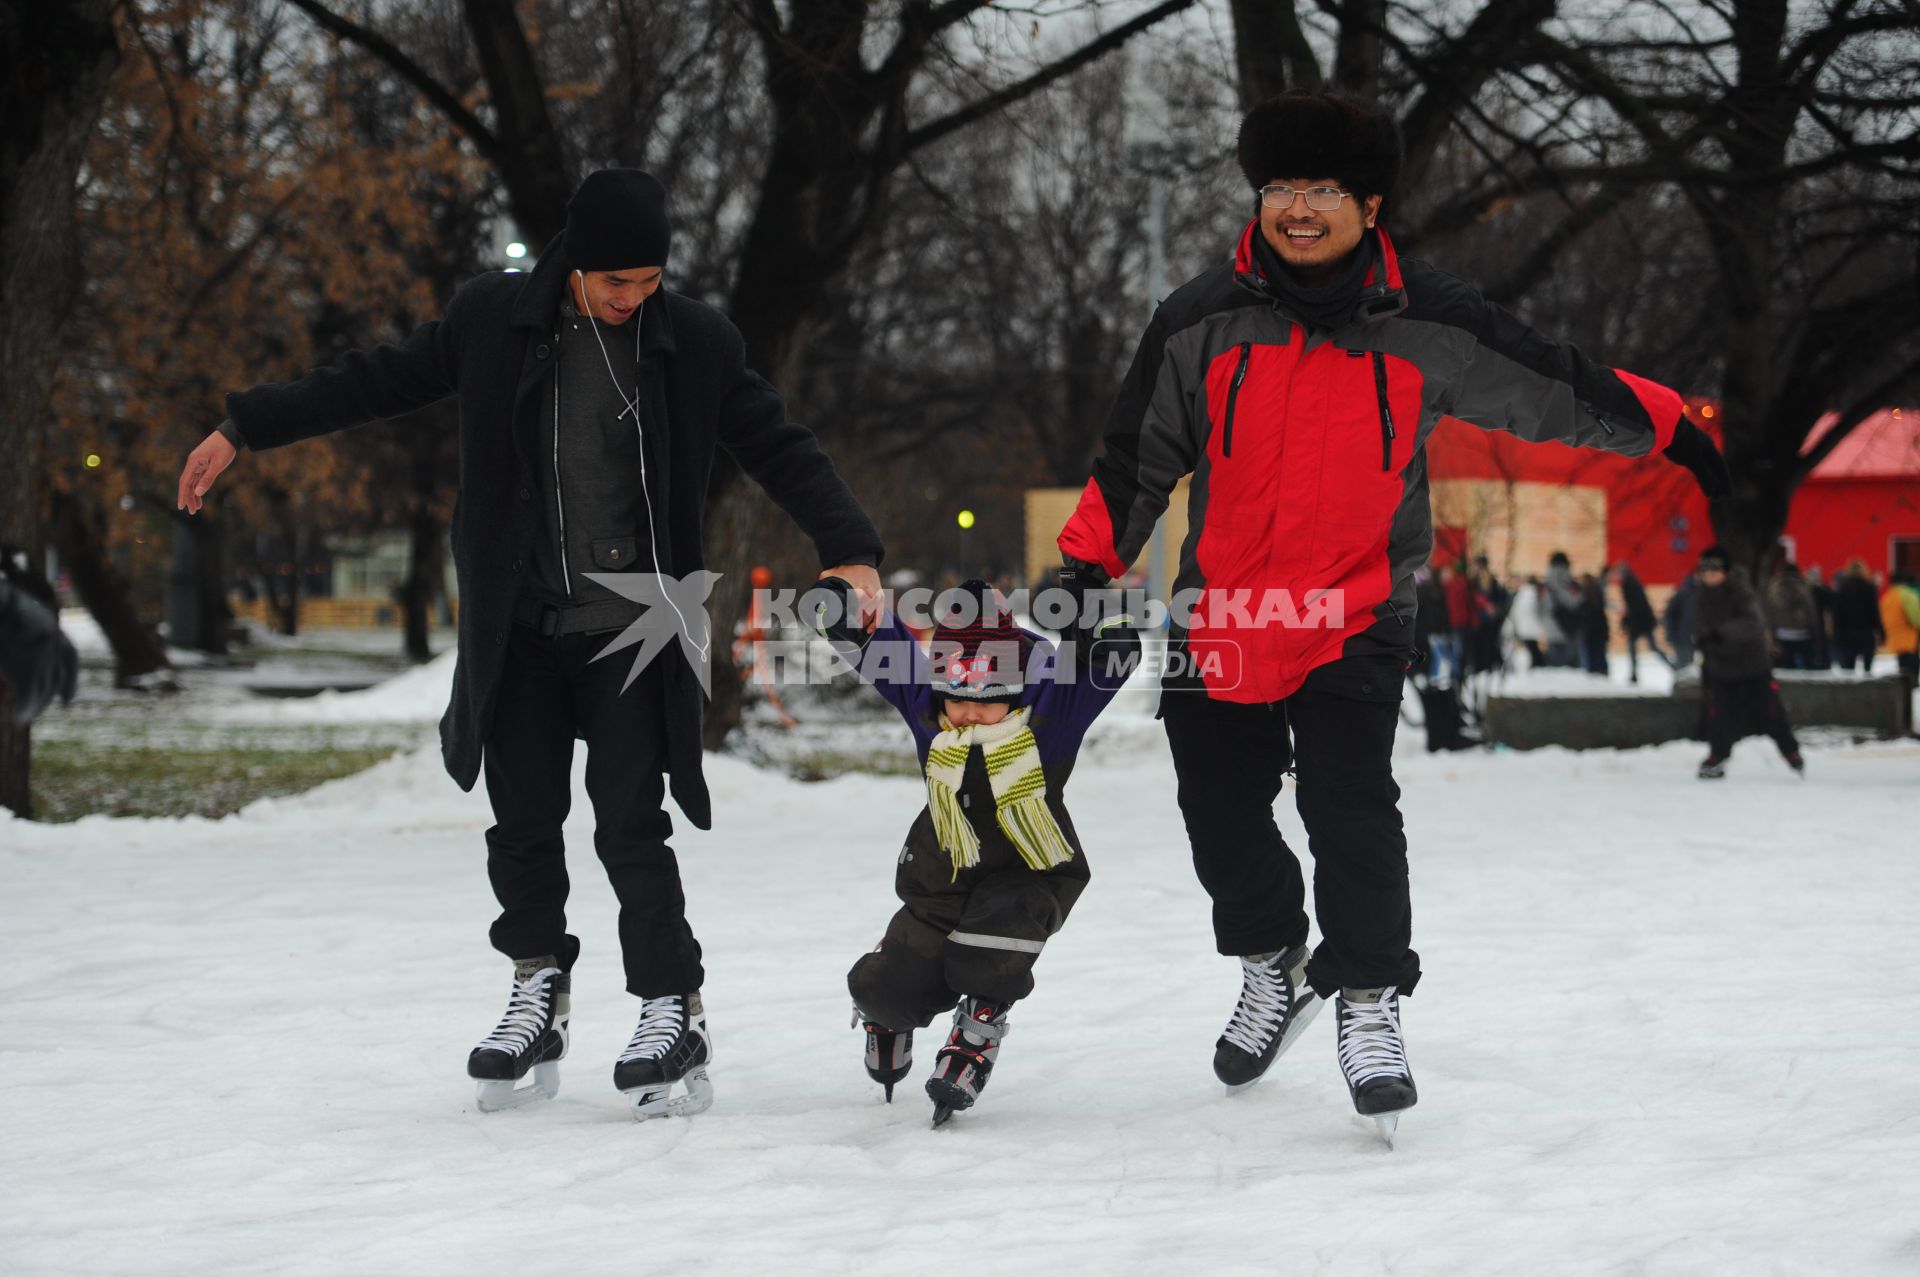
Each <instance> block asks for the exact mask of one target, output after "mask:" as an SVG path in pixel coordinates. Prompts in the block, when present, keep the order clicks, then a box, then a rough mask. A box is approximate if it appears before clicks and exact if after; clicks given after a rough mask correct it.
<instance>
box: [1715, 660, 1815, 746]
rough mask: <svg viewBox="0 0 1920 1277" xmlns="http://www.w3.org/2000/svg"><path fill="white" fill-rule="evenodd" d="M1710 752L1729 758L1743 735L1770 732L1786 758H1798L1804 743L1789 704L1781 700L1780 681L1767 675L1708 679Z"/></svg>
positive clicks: (1759, 734) (1760, 734) (1769, 734)
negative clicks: (1790, 719) (1789, 716)
mask: <svg viewBox="0 0 1920 1277" xmlns="http://www.w3.org/2000/svg"><path fill="white" fill-rule="evenodd" d="M1705 691H1706V701H1707V753H1708V755H1709V756H1710V757H1712V758H1725V757H1726V756H1727V755H1729V754H1731V753H1733V746H1734V742H1736V741H1738V740H1739V739H1740V738H1741V737H1743V736H1769V737H1771V738H1772V739H1773V743H1774V744H1775V745H1776V746H1777V747H1778V748H1779V750H1780V755H1781V757H1783V758H1797V757H1799V754H1800V743H1799V742H1798V741H1797V740H1795V739H1794V736H1793V724H1792V723H1790V722H1788V721H1787V710H1786V706H1784V705H1782V704H1781V703H1780V684H1779V683H1777V682H1775V681H1774V680H1773V679H1772V678H1771V677H1769V676H1767V675H1764V674H1763V675H1760V676H1759V677H1757V678H1710V679H1707V680H1706V688H1705Z"/></svg>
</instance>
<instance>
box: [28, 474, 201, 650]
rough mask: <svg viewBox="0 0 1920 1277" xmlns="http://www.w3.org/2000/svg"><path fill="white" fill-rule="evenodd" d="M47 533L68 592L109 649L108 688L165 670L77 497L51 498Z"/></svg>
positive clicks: (149, 630) (155, 637) (153, 637)
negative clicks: (68, 580)
mask: <svg viewBox="0 0 1920 1277" xmlns="http://www.w3.org/2000/svg"><path fill="white" fill-rule="evenodd" d="M52 533H53V542H54V544H55V545H56V546H58V547H59V549H60V561H61V562H62V563H63V564H65V565H66V569H67V574H68V575H69V576H70V577H72V579H73V589H74V593H76V594H78V595H79V596H80V602H81V604H82V606H84V607H85V608H86V609H87V611H88V612H90V613H92V614H93V619H94V621H95V622H96V623H97V624H98V625H99V626H100V632H101V633H102V634H103V635H105V636H106V640H107V642H108V643H109V644H110V645H111V646H112V648H113V685H114V686H115V687H131V686H133V685H135V683H136V682H138V681H139V680H141V679H143V678H145V676H147V675H150V674H154V673H158V672H160V671H162V670H171V669H172V668H173V666H172V663H171V662H169V661H168V660H167V649H166V645H165V644H164V643H162V642H161V641H160V635H159V633H158V631H156V630H155V629H154V627H153V626H151V625H148V624H147V623H146V622H145V621H142V620H141V619H140V613H139V610H138V609H137V608H136V607H135V606H134V602H133V588H132V586H130V585H129V584H128V583H127V580H126V578H125V577H123V576H121V574H120V572H119V570H118V569H117V568H115V567H114V566H113V563H112V561H111V560H110V559H109V558H108V557H107V548H106V540H105V538H104V537H102V536H101V535H100V531H99V529H98V527H97V526H96V523H95V520H94V519H93V518H92V516H91V514H90V512H89V511H88V510H87V509H86V507H85V503H84V501H83V499H82V498H81V497H79V496H76V495H75V494H73V493H71V492H56V493H54V494H53V522H52Z"/></svg>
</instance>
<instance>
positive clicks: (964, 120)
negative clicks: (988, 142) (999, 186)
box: [899, 0, 1194, 156]
mask: <svg viewBox="0 0 1920 1277" xmlns="http://www.w3.org/2000/svg"><path fill="white" fill-rule="evenodd" d="M1193 3H1194V0H1162V2H1161V3H1160V4H1157V5H1155V6H1154V7H1153V8H1151V9H1149V10H1147V11H1146V12H1145V13H1142V14H1141V15H1140V16H1138V17H1136V18H1134V19H1133V20H1132V21H1131V22H1123V23H1121V24H1120V25H1119V26H1117V27H1115V28H1114V29H1113V30H1111V31H1109V32H1107V33H1106V34H1105V35H1103V36H1100V37H1098V38H1096V39H1094V40H1091V41H1089V42H1087V43H1086V44H1084V45H1082V46H1081V47H1080V48H1078V49H1076V50H1074V51H1073V52H1072V53H1069V54H1068V55H1066V56H1065V57H1063V58H1061V59H1059V60H1058V61H1056V62H1054V63H1051V64H1050V65H1048V66H1045V67H1042V68H1041V69H1040V70H1038V71H1036V72H1034V73H1033V74H1032V75H1030V76H1028V77H1027V78H1026V79H1024V80H1020V81H1017V82H1016V83H1013V84H1010V85H1008V86H1007V87H1006V88H1004V89H1001V90H1000V91H999V92H997V93H990V94H988V95H987V96H986V97H984V98H981V99H980V100H979V101H977V102H974V103H972V104H970V105H968V106H963V107H961V108H960V109H959V110H957V111H954V112H952V113H950V114H948V115H945V116H942V117H941V118H940V119H937V120H935V121H933V122H932V123H931V124H924V125H922V126H921V127H919V128H917V129H913V130H911V131H909V132H908V133H907V135H906V136H905V138H903V139H902V140H901V142H900V149H899V155H900V156H906V155H910V154H912V153H913V152H914V151H917V150H919V149H920V148H921V147H923V146H927V145H929V144H931V143H933V142H937V141H939V140H940V139H941V138H943V137H945V136H947V135H948V134H949V133H954V132H957V131H959V130H960V129H964V128H966V127H967V126H968V125H969V124H972V123H974V122H975V121H977V120H982V119H985V118H986V117H987V116H989V115H992V114H994V113H995V112H997V111H1001V110H1004V109H1006V108H1007V107H1009V106H1012V105H1013V104H1014V103H1015V102H1018V101H1020V100H1021V99H1023V98H1026V97H1030V96H1031V95H1033V94H1034V93H1037V92H1039V91H1040V90H1041V89H1044V88H1046V87H1047V86H1048V85H1049V84H1052V83H1053V82H1054V81H1055V80H1059V79H1062V78H1064V77H1066V76H1068V75H1071V74H1073V73H1074V72H1075V71H1078V70H1079V69H1080V68H1081V67H1083V66H1086V65H1087V64H1088V63H1089V62H1094V61H1097V60H1098V59H1100V58H1102V57H1105V56H1106V55H1107V54H1109V53H1111V52H1113V51H1114V50H1115V49H1117V48H1119V47H1120V46H1121V45H1123V44H1125V43H1126V42H1127V41H1128V40H1131V39H1132V38H1133V37H1134V36H1136V35H1139V34H1140V33H1141V32H1142V31H1145V30H1147V29H1148V28H1149V27H1152V26H1154V25H1155V24H1156V23H1158V22H1160V21H1161V20H1163V19H1165V18H1170V17H1172V16H1173V15H1174V14H1176V13H1179V12H1180V11H1181V10H1183V9H1188V8H1191V7H1192V6H1193Z"/></svg>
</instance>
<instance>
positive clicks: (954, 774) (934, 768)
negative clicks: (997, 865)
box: [927, 709, 1073, 879]
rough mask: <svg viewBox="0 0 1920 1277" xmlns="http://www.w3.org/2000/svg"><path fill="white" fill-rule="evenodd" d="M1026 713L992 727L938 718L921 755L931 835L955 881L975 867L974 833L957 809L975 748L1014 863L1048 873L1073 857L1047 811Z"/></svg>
mask: <svg viewBox="0 0 1920 1277" xmlns="http://www.w3.org/2000/svg"><path fill="white" fill-rule="evenodd" d="M1030 712H1031V711H1029V710H1025V709H1016V710H1013V711H1012V712H1010V713H1009V714H1008V715H1007V716H1006V717H1005V718H1003V719H1001V720H1000V721H999V722H997V723H993V724H990V725H976V726H973V727H954V726H952V725H951V724H949V723H947V721H946V719H944V718H942V719H941V720H940V721H941V724H942V727H943V730H942V731H941V733H940V734H939V735H938V736H935V737H934V738H933V747H932V748H931V749H929V750H928V751H927V810H928V811H930V812H931V813H932V814H933V834H934V837H935V838H937V839H938V840H939V842H940V845H941V847H943V848H945V849H946V852H947V854H948V855H949V856H952V857H953V876H954V877H955V878H956V879H957V878H959V876H960V871H961V870H962V869H970V868H972V867H973V866H974V865H977V864H979V863H980V835H979V834H977V833H975V832H974V828H973V825H972V824H971V823H969V822H968V820H967V816H966V813H965V812H964V811H962V810H961V808H960V782H961V780H962V779H963V778H964V777H965V776H966V772H967V755H968V754H970V753H972V752H973V747H974V746H975V745H978V746H979V747H980V748H981V750H982V751H984V753H985V756H986V762H987V782H988V783H989V784H990V785H992V786H993V805H994V815H995V816H996V817H998V819H999V821H1000V828H1001V830H1002V831H1003V832H1005V834H1006V835H1007V839H1008V840H1009V841H1010V842H1012V843H1013V846H1014V850H1016V851H1018V852H1019V853H1020V859H1022V860H1024V861H1026V862H1027V865H1028V867H1029V868H1033V869H1051V868H1053V867H1054V866H1055V865H1059V864H1064V863H1066V862H1067V861H1069V860H1071V859H1073V845H1072V844H1071V843H1069V842H1068V841H1067V836H1066V835H1065V834H1064V833H1062V832H1061V831H1060V822H1058V821H1057V820H1055V819H1054V818H1053V812H1052V811H1051V810H1050V809H1049V808H1048V807H1047V777H1046V773H1045V772H1044V771H1042V770H1041V767H1040V748H1039V746H1038V745H1037V744H1035V742H1034V739H1033V729H1032V728H1030V727H1028V726H1027V716H1028V714H1029V713H1030Z"/></svg>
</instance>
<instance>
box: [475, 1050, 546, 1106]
mask: <svg viewBox="0 0 1920 1277" xmlns="http://www.w3.org/2000/svg"><path fill="white" fill-rule="evenodd" d="M558 1094H560V1062H559V1061H558V1060H548V1061H547V1062H546V1063H545V1064H536V1065H534V1066H533V1081H531V1082H529V1083H528V1084H527V1085H525V1086H516V1085H515V1084H514V1083H513V1082H512V1081H510V1080H508V1079H505V1078H497V1079H496V1078H477V1079H475V1082H474V1101H473V1102H474V1104H475V1105H476V1106H477V1107H478V1108H479V1110H480V1111H481V1112H482V1113H498V1112H501V1111H502V1110H504V1109H513V1108H519V1107H520V1106H521V1105H522V1104H531V1103H533V1101H535V1100H550V1099H552V1098H553V1097H554V1096H556V1095H558Z"/></svg>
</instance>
